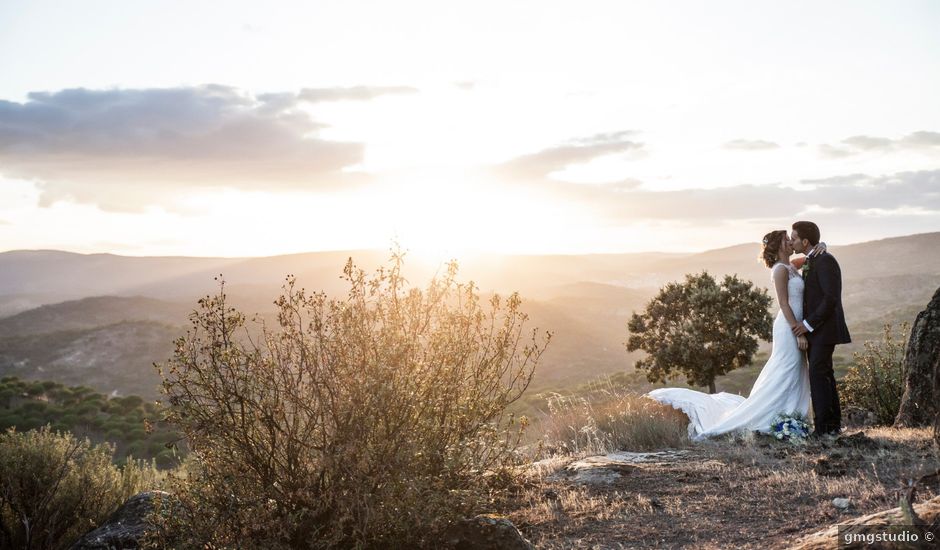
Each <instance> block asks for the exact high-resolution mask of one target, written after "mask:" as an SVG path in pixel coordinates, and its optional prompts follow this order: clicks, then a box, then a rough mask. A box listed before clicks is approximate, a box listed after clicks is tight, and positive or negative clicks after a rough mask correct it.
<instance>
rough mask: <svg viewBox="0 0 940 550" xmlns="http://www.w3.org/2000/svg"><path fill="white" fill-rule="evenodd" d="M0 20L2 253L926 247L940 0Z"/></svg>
mask: <svg viewBox="0 0 940 550" xmlns="http://www.w3.org/2000/svg"><path fill="white" fill-rule="evenodd" d="M220 6H221V5H220V4H214V5H213V4H209V3H192V2H182V1H178V0H173V1H167V2H161V3H159V4H155V3H146V2H141V1H122V2H114V1H111V2H102V1H89V2H82V3H67V4H63V3H56V2H51V1H48V0H39V1H31V2H7V3H3V4H0V74H2V75H4V76H3V79H2V80H0V250H12V249H59V250H68V251H75V252H111V253H117V254H126V255H185V256H271V255H278V254H285V253H292V252H307V251H318V250H349V249H386V248H388V246H389V244H390V242H391V241H392V240H393V239H397V240H398V241H399V242H400V243H401V244H402V246H403V247H404V248H407V249H411V250H416V251H429V252H431V251H433V252H446V253H449V254H457V255H463V254H468V253H473V252H494V253H505V254H515V253H523V254H551V253H558V254H580V253H609V252H639V251H701V250H707V249H715V248H720V247H723V246H729V245H735V244H740V243H743V242H755V243H756V242H759V240H760V237H761V236H762V235H763V234H764V233H765V232H767V231H769V230H771V229H776V228H785V227H788V226H789V224H790V223H791V222H792V221H794V220H796V219H812V220H814V221H816V222H817V223H819V225H820V226H821V227H822V229H823V237H824V239H825V240H826V241H827V242H830V243H833V244H849V243H856V242H862V241H868V240H875V239H880V238H886V237H892V236H899V235H908V234H913V233H923V232H930V231H938V230H940V104H938V103H937V102H936V99H935V98H936V97H940V34H938V33H936V32H935V31H936V29H937V28H940V5H938V4H937V3H935V2H929V1H927V0H923V1H912V2H905V3H901V4H898V3H893V4H888V3H883V2H854V1H853V2H849V1H841V2H830V3H825V4H823V5H820V4H819V3H812V2H789V3H786V4H757V3H753V2H744V1H724V2H718V3H708V4H703V3H696V2H670V3H668V4H667V3H651V2H628V3H624V2H613V1H605V2H601V1H594V2H583V3H579V4H577V5H573V4H568V3H560V2H531V1H526V2H513V3H509V4H507V3H504V2H473V3H469V2H468V3H461V4H452V3H446V4H443V3H438V2H428V1H422V2H418V1H408V2H394V3H388V2H384V3H383V2H364V1H347V2H317V3H306V2H278V3H274V4H271V5H269V6H266V7H265V8H263V9H260V8H259V7H258V5H257V4H256V3H252V2H246V1H233V2H227V3H225V4H224V8H222V7H220Z"/></svg>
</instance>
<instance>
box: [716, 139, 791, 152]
mask: <svg viewBox="0 0 940 550" xmlns="http://www.w3.org/2000/svg"><path fill="white" fill-rule="evenodd" d="M724 148H725V149H732V150H738V151H766V150H768V149H779V148H780V145H778V144H776V143H774V142H772V141H764V140H762V139H735V140H732V141H729V142H727V143H725V144H724Z"/></svg>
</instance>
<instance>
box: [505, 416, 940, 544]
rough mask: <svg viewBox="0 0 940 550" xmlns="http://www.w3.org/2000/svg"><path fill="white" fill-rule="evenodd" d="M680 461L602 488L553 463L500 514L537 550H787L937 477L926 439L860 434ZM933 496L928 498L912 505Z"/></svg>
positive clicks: (693, 452)
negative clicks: (843, 504)
mask: <svg viewBox="0 0 940 550" xmlns="http://www.w3.org/2000/svg"><path fill="white" fill-rule="evenodd" d="M687 451H688V452H687V453H686V454H684V455H682V456H683V457H682V459H675V460H664V461H654V462H649V463H637V464H630V465H621V466H617V467H616V468H614V470H615V472H613V473H611V472H610V471H608V472H606V473H607V474H611V475H607V476H606V477H604V478H603V479H604V481H602V482H580V481H578V479H577V478H574V477H572V476H570V475H567V474H566V473H565V472H566V471H567V470H566V469H565V465H566V464H570V463H571V462H573V461H575V460H576V459H578V458H581V457H555V459H554V460H553V465H552V466H551V467H549V468H547V469H544V470H543V471H540V472H535V471H533V472H532V473H531V475H530V481H529V482H528V483H527V484H526V487H525V488H524V489H522V490H520V491H518V492H517V493H516V494H515V495H513V496H512V497H511V498H510V499H509V500H508V501H506V502H505V505H504V507H503V508H504V509H502V510H501V511H500V513H502V514H504V515H505V516H507V517H508V518H509V519H510V520H512V521H513V523H515V525H516V526H517V527H518V528H519V529H520V531H521V532H522V533H523V535H525V537H526V538H528V539H529V540H530V541H531V542H532V543H533V544H535V545H536V547H537V548H546V549H555V548H592V549H595V548H596V549H607V548H611V549H613V548H662V547H666V548H683V547H692V548H705V549H707V548H783V547H787V546H789V545H790V544H793V543H794V542H795V541H796V540H797V539H798V538H799V537H801V536H803V535H806V534H809V533H812V532H815V531H818V530H821V529H824V528H826V527H828V526H830V525H833V524H837V523H840V522H842V521H845V520H848V519H850V518H853V517H856V516H860V515H864V514H867V513H871V512H875V511H879V510H883V509H886V508H892V507H895V506H897V505H898V498H899V496H900V490H901V488H902V487H903V486H904V483H905V480H906V479H909V478H911V477H915V476H917V477H919V475H922V474H925V473H927V472H930V471H936V469H937V468H938V467H940V462H938V459H937V453H936V451H935V449H934V447H933V444H932V441H931V436H930V432H929V431H928V430H894V429H891V428H877V429H868V430H866V431H864V432H862V431H858V430H855V431H852V432H846V433H844V434H843V435H842V436H841V437H840V438H839V439H837V440H834V441H821V442H813V443H808V444H805V445H793V444H790V443H786V442H778V441H775V440H772V439H770V438H767V437H746V438H737V439H727V440H719V441H715V442H709V443H706V444H699V445H695V446H693V447H691V448H689V449H687ZM553 473H554V475H552V474H553ZM938 491H940V488H938V487H937V486H932V487H923V488H922V489H921V490H920V491H919V493H918V497H917V502H921V501H923V500H926V499H928V498H931V497H933V496H936V495H937V494H938ZM835 498H847V499H849V501H850V504H849V506H848V508H847V509H844V510H843V509H839V508H837V507H836V506H835V505H834V504H833V502H832V501H833V499H835Z"/></svg>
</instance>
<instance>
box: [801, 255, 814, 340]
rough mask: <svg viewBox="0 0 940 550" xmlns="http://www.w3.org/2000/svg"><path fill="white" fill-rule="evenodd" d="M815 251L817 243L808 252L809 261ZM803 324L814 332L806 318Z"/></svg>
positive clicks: (807, 258) (807, 259)
mask: <svg viewBox="0 0 940 550" xmlns="http://www.w3.org/2000/svg"><path fill="white" fill-rule="evenodd" d="M815 253H816V245H813V248H810V249H809V252H807V253H806V261H807V262H808V261H809V259H810V257H811V256H812V255H813V254H815ZM804 313H806V312H804ZM803 325H805V326H806V330H808V331H810V332H813V327H811V326H809V323H807V322H806V319H803Z"/></svg>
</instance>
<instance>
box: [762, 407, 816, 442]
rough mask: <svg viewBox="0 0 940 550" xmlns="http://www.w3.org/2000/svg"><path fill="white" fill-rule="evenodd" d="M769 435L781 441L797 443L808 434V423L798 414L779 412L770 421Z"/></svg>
mask: <svg viewBox="0 0 940 550" xmlns="http://www.w3.org/2000/svg"><path fill="white" fill-rule="evenodd" d="M770 435H772V436H774V437H775V438H776V439H779V440H781V441H784V440H786V441H790V442H792V443H797V442H800V441H803V440H805V439H806V438H807V437H808V436H809V424H807V423H806V420H805V419H804V418H803V416H802V415H799V414H779V415H777V417H776V418H774V421H773V422H771V423H770Z"/></svg>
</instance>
